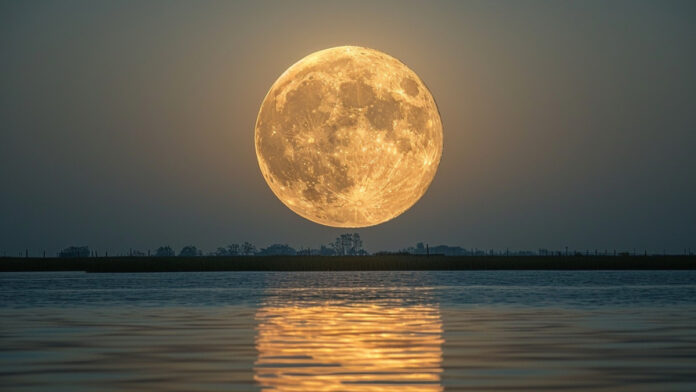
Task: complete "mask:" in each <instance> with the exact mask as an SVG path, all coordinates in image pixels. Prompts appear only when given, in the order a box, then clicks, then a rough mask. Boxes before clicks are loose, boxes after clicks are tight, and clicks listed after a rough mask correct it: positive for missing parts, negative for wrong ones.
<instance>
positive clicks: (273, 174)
mask: <svg viewBox="0 0 696 392" xmlns="http://www.w3.org/2000/svg"><path fill="white" fill-rule="evenodd" d="M255 142H256V156H257V158H258V161H259V166H260V168H261V172H262V173H263V176H264V178H265V179H266V182H267V183H268V186H269V187H270V188H271V190H273V193H275V195H276V196H277V197H278V198H279V199H280V200H281V201H282V202H283V203H284V204H285V205H286V206H288V208H290V209H291V210H292V211H294V212H296V213H297V214H299V215H300V216H303V217H304V218H307V219H309V220H311V221H313V222H316V223H320V224H323V225H327V226H335V227H364V226H372V225H376V224H379V223H383V222H386V221H388V220H390V219H393V218H395V217H397V216H399V215H400V214H401V213H403V212H404V211H406V210H407V209H409V208H410V207H411V206H412V205H413V204H415V203H416V202H417V201H418V199H420V197H421V196H423V194H424V193H425V191H426V190H427V189H428V186H429V185H430V183H431V181H432V180H433V177H434V176H435V172H436V171H437V166H438V164H439V163H440V157H441V155H442V122H441V120H440V114H439V113H438V110H437V106H436V105H435V100H434V99H433V97H432V95H431V94H430V91H428V89H427V87H426V86H425V84H423V82H422V81H421V80H420V78H419V77H418V75H416V74H415V73H414V72H413V71H411V70H410V69H409V68H408V67H406V65H404V64H403V63H402V62H400V61H399V60H397V59H395V58H393V57H391V56H389V55H387V54H385V53H382V52H379V51H377V50H373V49H368V48H362V47H357V46H341V47H336V48H331V49H326V50H322V51H319V52H315V53H312V54H310V55H309V56H307V57H305V58H303V59H302V60H300V61H298V62H297V63H295V64H294V65H293V66H291V67H290V68H289V69H288V70H286V71H285V72H284V73H283V74H282V75H281V76H280V77H279V78H278V80H276V82H275V83H274V84H273V86H272V87H271V89H270V91H269V92H268V94H267V95H266V98H265V99H264V100H263V103H262V105H261V110H260V111H259V115H258V118H257V120H256V135H255Z"/></svg>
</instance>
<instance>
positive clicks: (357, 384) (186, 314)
mask: <svg viewBox="0 0 696 392" xmlns="http://www.w3.org/2000/svg"><path fill="white" fill-rule="evenodd" d="M0 317H1V320H2V322H1V324H0V389H2V390H12V391H44V390H51V391H87V390H89V391H92V390H100V391H109V390H112V391H116V390H119V391H122V390H125V391H151V390H170V391H192V390H196V391H208V390H209V391H258V390H268V391H443V390H447V391H543V390H549V391H587V390H593V391H694V390H696V375H694V374H695V373H696V372H694V369H695V368H696V331H695V327H696V273H695V272H692V271H687V272H684V271H674V272H672V271H622V272H612V271H592V272H590V271H575V272H553V271H527V272H519V271H516V272H506V271H496V272H482V271H478V272H465V271H462V272H370V273H355V272H332V273H301V272H300V273H227V272H222V273H220V272H214V273H166V274H85V273H3V274H0Z"/></svg>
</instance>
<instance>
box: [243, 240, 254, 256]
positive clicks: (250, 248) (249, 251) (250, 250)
mask: <svg viewBox="0 0 696 392" xmlns="http://www.w3.org/2000/svg"><path fill="white" fill-rule="evenodd" d="M241 250H242V254H243V255H244V256H251V255H253V254H254V253H256V247H255V246H254V245H252V244H251V243H250V242H246V241H245V242H244V243H243V244H242V249H241Z"/></svg>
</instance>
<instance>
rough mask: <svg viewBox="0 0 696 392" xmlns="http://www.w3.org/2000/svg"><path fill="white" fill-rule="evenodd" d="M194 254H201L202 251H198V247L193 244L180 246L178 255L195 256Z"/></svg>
mask: <svg viewBox="0 0 696 392" xmlns="http://www.w3.org/2000/svg"><path fill="white" fill-rule="evenodd" d="M196 256H203V252H202V251H200V250H199V249H198V248H196V247H195V246H191V245H189V246H184V247H183V248H181V251H180V252H179V257H196Z"/></svg>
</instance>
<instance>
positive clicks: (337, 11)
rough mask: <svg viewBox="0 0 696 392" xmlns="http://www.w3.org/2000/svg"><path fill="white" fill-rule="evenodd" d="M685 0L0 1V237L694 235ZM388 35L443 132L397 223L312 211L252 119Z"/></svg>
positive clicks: (602, 238)
mask: <svg viewBox="0 0 696 392" xmlns="http://www.w3.org/2000/svg"><path fill="white" fill-rule="evenodd" d="M694 37H696V3H694V2H693V1H639V0H632V1H611V2H607V1H563V2H557V1H473V2H470V1H433V2H425V1H379V2H373V1H364V2H361V1H345V2H335V1H317V2H312V1H302V2H285V1H283V2H280V1H279V2H267V1H249V2H241V1H239V2H237V1H235V2H232V1H230V2H223V1H195V2H193V1H181V2H178V1H147V2H143V1H60V2H56V1H4V0H3V1H1V2H0V252H3V253H5V252H6V253H7V254H8V255H10V254H16V253H18V252H23V251H24V250H25V249H29V252H30V254H34V255H37V254H39V253H40V252H42V251H44V250H45V251H46V252H48V253H49V254H53V253H55V252H56V251H57V250H59V249H61V248H63V247H66V246H69V245H88V246H90V247H91V248H93V249H96V250H98V251H100V252H104V251H109V252H110V253H112V254H115V253H118V252H125V251H127V250H128V249H130V248H133V249H140V250H147V249H156V248H157V247H158V246H161V245H170V246H172V247H174V248H175V249H180V248H181V247H182V246H184V245H195V246H198V247H199V248H202V249H204V250H214V249H215V248H216V247H218V246H224V245H227V244H230V243H239V242H243V241H250V242H252V243H254V244H255V245H256V246H257V247H265V246H268V245H270V244H272V243H288V244H290V245H291V246H294V247H296V248H299V247H303V248H306V247H310V246H311V247H318V246H319V245H320V244H324V243H328V242H330V241H331V240H333V239H334V238H335V237H336V236H337V235H339V234H341V233H345V232H353V231H356V232H358V233H359V234H360V235H361V237H362V239H363V242H364V245H365V247H366V248H367V250H369V251H378V250H385V249H389V250H396V249H400V248H405V247H407V246H413V245H414V244H415V243H416V242H425V243H429V244H430V245H436V244H449V245H459V246H463V247H466V248H479V249H485V250H488V249H506V248H509V249H530V250H537V249H539V248H548V249H563V248H564V247H566V246H568V247H569V248H570V249H582V250H585V249H589V250H591V251H594V249H599V250H604V249H609V250H612V249H617V250H629V251H632V250H633V249H636V250H637V251H643V250H644V249H647V250H648V252H663V251H665V250H666V251H668V252H678V253H681V252H683V251H684V249H686V248H691V249H692V251H696V202H695V201H696V174H695V173H696V153H695V151H696V72H694V70H696V40H695V39H694ZM340 45H359V46H366V47H370V48H374V49H377V50H380V51H383V52H385V53H388V54H390V55H392V56H394V57H396V58H398V59H400V60H401V61H403V62H404V63H405V64H406V65H408V66H409V67H410V68H411V69H413V70H414V71H415V72H416V73H417V74H418V75H419V76H420V77H421V79H422V80H423V81H424V82H425V83H426V84H427V85H428V87H429V88H430V91H431V93H432V94H433V96H434V98H435V100H436V102H437V104H438V107H439V110H440V114H441V116H442V121H443V125H444V149H443V155H442V160H441V162H440V167H439V169H438V172H437V174H436V176H435V179H434V181H433V183H432V184H431V186H430V189H429V190H428V191H427V192H426V194H425V195H424V196H423V197H422V198H421V199H420V201H419V202H418V203H416V204H415V205H414V206H413V207H412V208H411V209H409V210H408V211H406V212H405V213H404V214H403V215H401V216H399V217H398V218H396V219H394V220H391V221H389V222H387V223H384V224H381V225H378V226H374V227H369V228H361V229H356V230H345V229H336V228H331V227H326V226H321V225H318V224H315V223H312V222H310V221H307V220H305V219H303V218H301V217H300V216H298V215H296V214H294V213H293V212H292V211H290V210H289V209H288V208H287V207H285V206H284V205H283V204H282V203H281V202H280V201H279V200H278V199H277V198H276V197H275V196H274V195H273V193H272V192H271V190H270V188H269V187H268V186H267V185H266V183H265V181H264V179H263V177H262V175H261V173H260V170H259V167H258V163H257V160H256V155H255V150H254V123H255V120H256V116H257V114H258V110H259V107H260V105H261V102H262V100H263V98H264V96H265V94H266V92H267V91H268V89H269V88H270V86H271V85H272V84H273V82H274V81H275V80H276V79H277V78H278V76H280V74H281V73H282V72H283V71H285V69H287V68H288V67H289V66H290V65H292V64H293V63H295V62H296V61H297V60H299V59H300V58H302V57H304V56H305V55H307V54H309V53H312V52H314V51H317V50H321V49H325V48H329V47H334V46H340Z"/></svg>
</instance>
